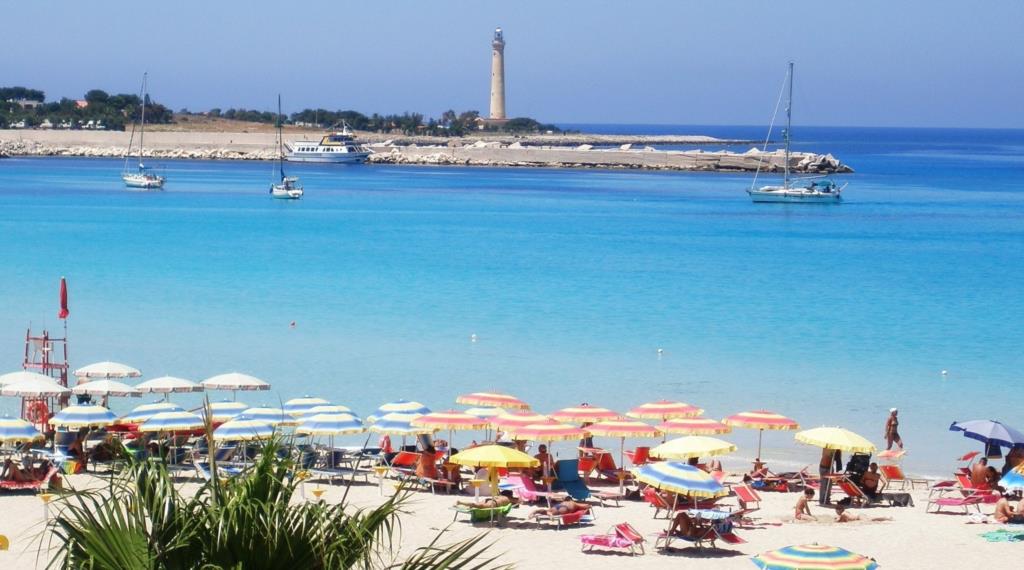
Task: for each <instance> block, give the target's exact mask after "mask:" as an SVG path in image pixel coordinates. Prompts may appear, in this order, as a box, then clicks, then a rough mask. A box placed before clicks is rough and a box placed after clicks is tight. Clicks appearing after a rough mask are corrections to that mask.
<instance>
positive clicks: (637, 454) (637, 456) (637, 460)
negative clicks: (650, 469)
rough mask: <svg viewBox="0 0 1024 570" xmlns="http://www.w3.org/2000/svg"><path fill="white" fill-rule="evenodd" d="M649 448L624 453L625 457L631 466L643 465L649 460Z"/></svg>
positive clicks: (639, 448) (638, 448)
mask: <svg viewBox="0 0 1024 570" xmlns="http://www.w3.org/2000/svg"><path fill="white" fill-rule="evenodd" d="M650 453H651V448H650V447H637V448H636V449H630V450H627V451H626V457H628V458H629V461H630V462H631V463H632V464H633V465H637V466H639V465H643V464H645V463H648V462H649V461H650V460H651V455H650Z"/></svg>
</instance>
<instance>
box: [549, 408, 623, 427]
mask: <svg viewBox="0 0 1024 570" xmlns="http://www.w3.org/2000/svg"><path fill="white" fill-rule="evenodd" d="M548 415H549V416H551V419H553V420H555V421H559V422H565V423H586V422H591V423H592V422H602V421H605V420H617V419H619V418H621V417H622V415H621V414H619V413H618V412H613V411H611V410H609V409H607V408H599V407H597V406H591V405H589V404H583V405H580V406H576V407H572V408H562V409H561V410H558V411H557V412H553V413H551V414H548Z"/></svg>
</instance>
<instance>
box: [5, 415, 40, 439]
mask: <svg viewBox="0 0 1024 570" xmlns="http://www.w3.org/2000/svg"><path fill="white" fill-rule="evenodd" d="M41 439H45V437H44V436H43V434H41V433H39V430H37V429H36V428H35V426H33V425H32V424H30V423H28V422H26V421H25V420H23V419H21V418H12V417H10V416H4V417H2V418H0V443H21V442H23V441H37V440H41Z"/></svg>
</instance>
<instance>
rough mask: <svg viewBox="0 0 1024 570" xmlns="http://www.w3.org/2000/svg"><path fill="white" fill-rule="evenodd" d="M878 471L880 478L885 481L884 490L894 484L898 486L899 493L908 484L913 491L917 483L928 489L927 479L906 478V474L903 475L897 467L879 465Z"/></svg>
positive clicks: (901, 470)
mask: <svg viewBox="0 0 1024 570" xmlns="http://www.w3.org/2000/svg"><path fill="white" fill-rule="evenodd" d="M878 469H879V470H880V471H881V472H882V477H883V478H884V479H885V485H886V488H889V487H890V486H892V485H893V484H895V483H899V484H900V490H901V491H902V490H904V489H906V488H907V484H908V483H909V484H910V490H914V489H915V488H916V485H917V484H918V483H920V484H922V485H924V486H925V487H928V480H927V479H920V478H917V479H914V478H911V477H907V476H906V474H904V473H903V468H902V467H900V466H899V465H895V464H893V465H879V466H878Z"/></svg>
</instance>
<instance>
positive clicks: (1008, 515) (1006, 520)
mask: <svg viewBox="0 0 1024 570" xmlns="http://www.w3.org/2000/svg"><path fill="white" fill-rule="evenodd" d="M992 518H994V519H996V522H999V523H1003V524H1024V499H1021V500H1020V502H1018V503H1017V507H1016V508H1014V507H1013V505H1011V504H1010V501H1009V499H1008V498H1007V497H1005V496H1004V497H1000V498H999V502H997V503H996V512H995V513H994V514H993V515H992Z"/></svg>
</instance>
